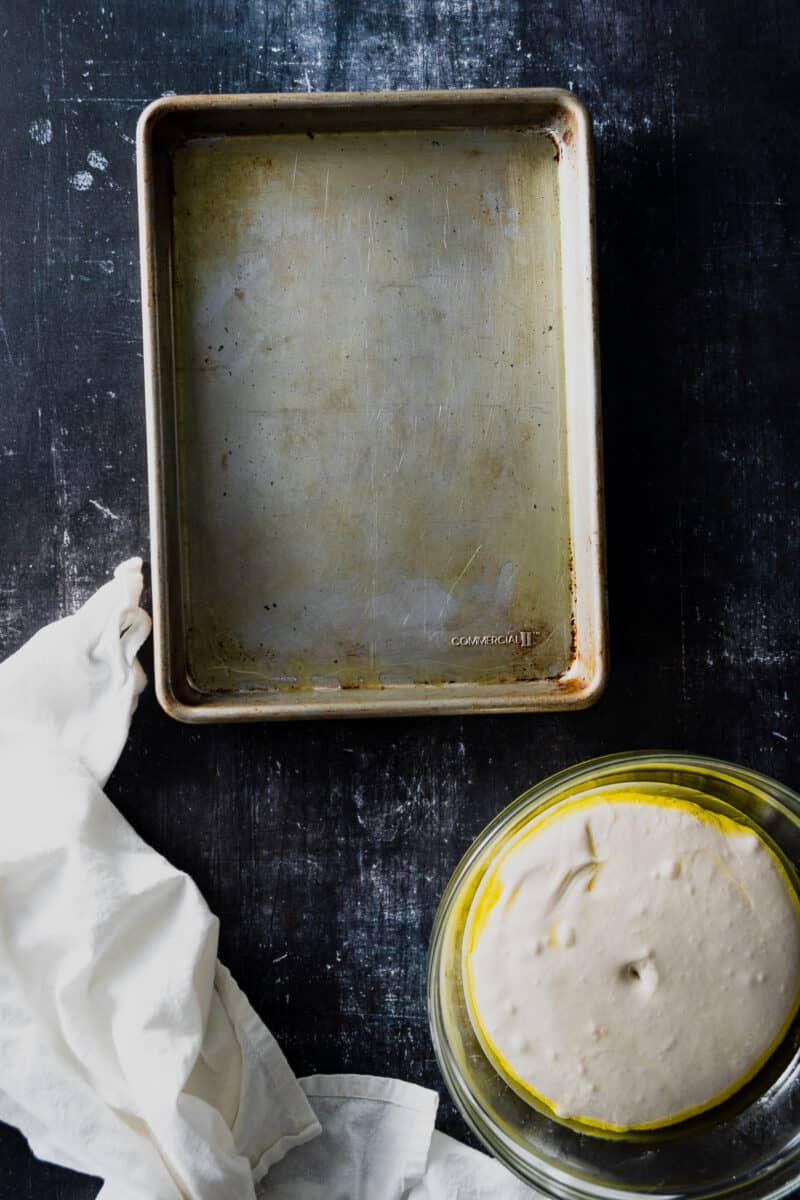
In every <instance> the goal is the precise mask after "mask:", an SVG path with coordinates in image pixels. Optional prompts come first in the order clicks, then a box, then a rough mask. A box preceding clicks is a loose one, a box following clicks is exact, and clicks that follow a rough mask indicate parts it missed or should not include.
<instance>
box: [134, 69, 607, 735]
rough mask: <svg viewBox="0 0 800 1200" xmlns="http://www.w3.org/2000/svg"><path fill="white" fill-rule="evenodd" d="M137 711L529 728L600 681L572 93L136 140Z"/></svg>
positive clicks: (582, 241) (248, 102)
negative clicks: (141, 622) (146, 622)
mask: <svg viewBox="0 0 800 1200" xmlns="http://www.w3.org/2000/svg"><path fill="white" fill-rule="evenodd" d="M139 182H140V217H141V237H142V278H143V298H144V312H145V323H144V324H145V354H146V376H147V378H146V385H147V404H148V436H149V470H150V503H151V529H152V547H153V550H152V563H153V582H154V588H153V591H154V617H155V635H156V674H157V680H156V683H157V688H158V693H159V697H160V699H161V702H162V704H163V705H164V707H165V708H166V709H167V711H169V712H171V713H173V714H174V715H175V716H178V717H179V718H182V719H185V720H193V721H201V720H223V719H229V720H232V719H259V718H269V717H291V716H297V717H302V716H329V715H337V714H340V715H369V714H375V715H378V714H381V713H398V712H400V713H412V712H425V711H433V712H448V711H450V712H452V711H459V712H469V711H501V710H512V711H520V710H534V709H543V708H556V707H564V706H576V707H577V706H582V705H585V704H587V703H590V702H591V701H592V700H593V699H594V698H595V697H596V696H597V694H598V693H599V691H600V689H601V688H602V684H603V681H604V675H605V608H604V588H603V560H602V539H601V506H600V496H599V471H598V458H599V433H598V399H597V384H596V332H595V322H594V280H593V253H592V230H591V163H590V133H589V126H588V119H587V117H586V114H585V111H584V110H583V108H582V107H581V106H580V104H578V103H577V102H576V101H575V100H574V98H572V97H571V96H570V95H569V94H568V93H562V92H554V91H549V90H548V91H543V90H533V91H525V92H502V93H500V92H489V93H486V92H462V93H458V92H449V93H393V94H380V95H366V94H362V95H355V94H348V95H346V96H342V95H336V94H331V95H323V96H313V97H308V96H246V97H169V98H167V99H165V100H162V101H158V102H156V104H155V105H152V106H151V107H150V108H149V109H148V110H147V111H146V113H145V114H144V115H143V118H142V121H141V123H140V129H139Z"/></svg>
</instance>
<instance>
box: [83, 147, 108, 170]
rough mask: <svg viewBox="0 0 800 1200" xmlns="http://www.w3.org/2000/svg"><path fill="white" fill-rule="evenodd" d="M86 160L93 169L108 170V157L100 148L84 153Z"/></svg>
mask: <svg viewBox="0 0 800 1200" xmlns="http://www.w3.org/2000/svg"><path fill="white" fill-rule="evenodd" d="M86 161H87V163H88V164H89V166H90V167H91V168H92V170H93V171H107V170H108V159H107V158H106V156H105V154H103V153H102V151H100V150H90V151H89V153H88V154H87V155H86Z"/></svg>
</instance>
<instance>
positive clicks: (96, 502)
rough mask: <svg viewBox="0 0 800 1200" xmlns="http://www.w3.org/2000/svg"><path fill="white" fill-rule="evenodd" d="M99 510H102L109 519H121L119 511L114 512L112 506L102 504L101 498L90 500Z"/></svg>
mask: <svg viewBox="0 0 800 1200" xmlns="http://www.w3.org/2000/svg"><path fill="white" fill-rule="evenodd" d="M89 503H90V504H93V505H94V507H95V508H96V509H97V511H98V512H101V513H102V514H103V516H104V517H108V519H109V521H119V520H120V517H119V516H118V514H117V513H115V512H112V511H111V509H110V508H106V506H105V504H101V503H100V501H99V500H90V501H89Z"/></svg>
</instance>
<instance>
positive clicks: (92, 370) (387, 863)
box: [0, 0, 800, 1200]
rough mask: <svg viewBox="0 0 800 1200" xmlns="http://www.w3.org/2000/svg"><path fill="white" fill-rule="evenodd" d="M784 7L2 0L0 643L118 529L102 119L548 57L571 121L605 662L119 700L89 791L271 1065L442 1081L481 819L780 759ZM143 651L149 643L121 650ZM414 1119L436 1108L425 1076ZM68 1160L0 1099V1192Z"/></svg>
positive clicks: (129, 365) (786, 702)
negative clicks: (197, 909) (643, 774)
mask: <svg viewBox="0 0 800 1200" xmlns="http://www.w3.org/2000/svg"><path fill="white" fill-rule="evenodd" d="M798 37H800V10H799V9H798V8H797V7H796V6H795V5H792V4H790V3H788V2H787V3H777V4H763V3H758V4H757V3H755V0H749V2H747V3H741V2H736V0H715V2H713V3H712V2H708V3H702V2H701V0H673V2H672V3H668V2H666V0H652V2H651V3H627V2H626V3H623V2H620V3H616V4H615V3H614V2H613V0H597V2H596V3H592V4H586V5H581V4H575V3H573V2H572V0H549V2H547V3H535V2H531V3H525V2H524V0H520V2H518V3H510V2H509V0H494V2H490V0H483V2H481V0H452V3H445V2H444V0H440V2H438V3H437V2H431V0H367V2H365V3H363V4H362V3H358V2H356V0H344V2H342V3H339V4H336V3H333V2H329V0H316V2H315V0H283V2H282V3H272V2H266V3H264V2H259V0H255V2H252V3H238V2H235V0H216V2H211V0H172V2H171V3H156V2H154V0H105V6H103V5H102V4H100V3H88V2H87V0H51V2H49V3H44V4H41V3H34V2H31V3H25V2H24V0H0V395H1V396H2V405H1V406H0V504H1V507H0V514H2V520H1V521H0V564H1V567H0V649H1V650H2V651H3V652H9V651H11V650H13V649H15V648H16V647H17V646H18V645H19V644H20V643H21V642H22V641H23V639H25V638H26V637H27V636H28V635H29V634H31V633H33V631H34V630H35V629H36V628H37V626H39V625H40V624H41V623H43V622H45V621H47V620H50V619H52V618H54V617H57V616H60V615H63V614H65V613H67V612H69V611H71V610H72V609H73V608H74V607H75V606H76V605H78V604H79V603H80V602H81V601H82V600H83V599H84V598H85V597H86V596H87V595H88V594H89V593H90V591H91V590H93V589H94V587H95V586H96V585H97V584H99V583H100V582H101V581H102V580H103V579H104V578H105V576H106V575H107V574H108V572H109V571H110V570H111V569H112V567H113V566H114V564H115V563H116V562H117V561H119V560H121V559H122V558H124V557H127V556H128V555H130V554H133V553H142V554H143V555H144V556H145V557H147V550H148V539H147V512H146V491H145V452H144V417H143V404H142V361H141V342H140V328H139V292H138V276H137V270H138V258H137V244H136V235H137V228H136V209H135V193H134V187H135V164H134V149H133V135H134V128H135V123H136V119H137V116H138V114H139V112H140V110H141V108H142V107H143V106H144V104H145V102H146V101H148V100H150V99H151V98H153V97H155V96H158V95H161V94H163V93H164V92H166V91H169V90H171V91H176V92H203V91H259V90H262V91H264V90H276V91H278V90H304V89H307V88H313V89H315V90H330V89H355V88H425V87H458V86H473V87H477V86H481V87H484V86H492V87H495V86H497V87H505V86H517V85H523V86H528V85H536V84H553V85H560V86H564V87H571V88H574V89H575V90H576V91H577V92H578V93H579V94H580V95H582V96H583V98H584V99H585V100H586V101H587V102H588V104H589V106H590V108H591V110H592V112H593V114H594V120H595V132H596V139H597V197H598V235H599V258H600V304H601V309H600V311H601V327H602V368H603V393H604V409H605V438H606V479H607V500H608V542H609V571H610V598H611V622H612V649H613V665H612V676H611V684H610V687H609V690H608V693H607V695H606V696H605V698H604V699H603V700H602V701H601V703H600V705H599V706H598V707H597V708H596V709H594V710H592V711H589V712H585V713H581V714H577V715H559V716H530V717H524V716H519V717H508V716H506V717H497V718H494V719H484V718H474V717H473V718H467V719H442V718H437V719H431V720H414V721H411V720H405V721H401V720H394V721H388V722H377V721H376V722H364V723H332V724H323V723H316V724H306V725H295V726H291V727H287V726H269V725H267V726H262V727H238V728H237V727H228V728H225V727H220V728H207V729H201V730H197V731H193V730H192V729H190V728H186V727H182V726H180V725H178V724H175V723H173V722H172V721H170V720H169V719H168V718H167V717H166V716H165V715H163V714H162V713H161V711H160V710H159V709H158V707H157V705H156V703H155V700H154V697H153V695H152V692H148V693H147V694H146V695H145V697H144V698H143V700H142V703H141V706H140V710H139V713H138V715H137V717H136V719H135V722H134V726H133V732H132V735H131V738H130V742H129V744H128V747H127V749H126V750H125V752H124V754H123V757H122V760H121V762H120V764H119V767H118V769H117V771H116V772H115V774H114V776H113V778H112V781H111V784H110V788H109V790H110V793H111V795H112V797H113V799H114V800H115V801H116V802H117V804H118V805H119V806H120V808H121V809H122V811H123V812H124V813H125V814H126V815H127V816H128V817H129V819H130V820H131V821H132V822H133V824H134V825H135V827H136V828H137V829H138V830H139V831H140V832H141V833H142V834H143V835H144V837H145V838H147V839H149V840H150V841H151V842H152V843H153V844H154V845H155V846H156V847H157V848H158V849H159V850H161V851H163V853H164V854H166V855H167V856H168V857H169V858H171V859H172V860H173V861H175V862H176V863H178V864H179V865H180V866H181V867H184V868H186V869H187V870H188V871H190V872H191V873H192V874H193V875H194V876H195V877H196V879H197V880H198V882H199V883H200V885H201V886H202V888H203V890H204V892H205V894H206V896H207V897H208V900H209V901H210V903H211V905H212V907H213V908H214V909H215V910H216V912H217V913H218V914H219V915H220V917H221V919H222V948H221V956H222V957H223V959H224V961H225V962H226V963H227V964H228V965H229V966H230V967H231V968H232V969H233V971H234V973H235V974H236V975H237V976H238V978H239V979H240V981H241V983H242V984H243V986H244V987H245V989H246V990H247V992H248V993H249V994H250V996H251V998H252V1000H253V1002H254V1004H255V1006H256V1008H257V1009H258V1010H259V1012H260V1013H261V1014H262V1015H263V1016H264V1018H265V1019H266V1020H267V1022H268V1023H269V1025H270V1026H271V1028H272V1029H273V1030H274V1031H275V1033H276V1034H277V1035H278V1037H279V1039H280V1041H281V1042H282V1044H283V1046H284V1048H285V1050H286V1052H287V1054H288V1056H289V1059H290V1061H291V1063H292V1065H293V1066H294V1068H295V1069H296V1070H297V1071H298V1072H299V1073H308V1072H312V1071H323V1072H324V1071H335V1070H348V1071H365V1072H374V1073H379V1074H392V1075H399V1076H403V1077H405V1078H407V1079H411V1080H415V1081H418V1082H420V1083H424V1084H428V1085H430V1086H431V1087H434V1088H440V1089H441V1081H440V1078H439V1075H438V1072H437V1068H436V1064H435V1061H434V1058H433V1053H432V1050H431V1045H430V1041H429V1037H428V1032H427V1025H426V1018H425V1011H424V965H425V949H426V942H427V937H428V933H429V930H430V926H431V922H432V919H433V914H434V910H435V906H436V903H437V900H438V897H439V895H440V893H441V891H442V889H443V887H444V884H445V882H446V880H447V878H448V875H449V873H450V870H451V868H452V867H453V866H454V864H455V862H456V861H457V859H458V858H459V856H460V855H461V852H462V851H463V850H464V849H465V848H466V846H467V845H468V843H469V842H470V841H471V839H472V838H473V837H474V836H475V834H477V833H478V831H479V830H480V829H481V828H482V826H483V825H484V824H485V822H486V821H487V820H488V818H489V817H490V816H491V815H492V814H493V813H494V812H495V811H496V810H497V809H498V808H499V807H501V806H502V805H503V804H505V803H506V802H507V801H508V800H510V799H511V798H513V797H514V796H515V795H516V794H517V793H518V792H519V791H521V790H522V789H523V788H524V787H526V786H527V785H529V784H530V783H532V782H534V781H535V780H537V779H539V778H541V777H542V776H544V775H545V774H547V773H549V772H551V771H553V770H556V769H558V768H561V767H564V766H567V765H569V764H571V763H574V762H576V761H577V760H579V759H582V758H585V757H588V756H590V755H594V754H602V753H604V752H611V751H615V750H620V749H624V748H628V747H630V748H632V747H648V746H652V745H659V746H665V747H671V748H676V749H689V750H695V751H701V752H705V753H710V754H713V755H718V756H721V757H724V758H730V759H734V760H737V761H740V762H743V763H747V764H749V765H751V766H754V767H756V768H758V769H760V770H763V771H766V772H768V773H770V774H774V775H776V776H778V777H779V778H781V779H783V780H785V781H786V782H787V783H789V784H792V785H794V786H798V785H800V762H798V758H797V753H796V746H797V738H796V734H797V729H798V717H800V691H799V690H798V686H797V669H798V656H799V655H800V623H799V622H798V617H800V611H799V610H800V598H799V597H798V587H797V573H798V552H799V550H800V546H799V545H798V543H799V542H800V509H799V507H798V505H799V501H800V407H799V406H798V402H797V398H798V380H800V338H798V333H797V330H798V317H799V316H800V314H799V313H798V298H799V297H800V212H799V210H798V193H797V187H796V182H795V180H796V171H797V163H798V151H799V150H800V135H799V134H798V130H800V120H799V118H800V107H799V106H798V100H797V94H798V93H797V85H798V72H797V67H796V62H797V45H798ZM145 661H147V655H145ZM440 1124H441V1126H442V1127H443V1128H444V1129H446V1130H447V1131H449V1132H451V1133H453V1134H455V1135H456V1136H466V1131H465V1127H464V1126H463V1124H462V1123H461V1121H460V1119H459V1118H458V1116H457V1114H456V1113H455V1111H454V1110H453V1108H452V1106H451V1105H450V1104H449V1102H447V1100H446V1099H444V1098H443V1103H442V1106H441V1109H440ZM96 1190H97V1183H96V1181H93V1180H89V1179H84V1178H81V1177H79V1176H75V1175H71V1174H69V1173H67V1172H64V1171H59V1170H56V1169H55V1168H52V1167H48V1166H45V1165H42V1164H39V1163H37V1162H35V1161H34V1160H33V1158H32V1157H31V1155H30V1153H29V1151H28V1149H27V1147H26V1145H25V1144H24V1142H23V1141H22V1139H21V1138H20V1136H19V1135H18V1134H16V1133H14V1132H12V1131H10V1130H8V1129H6V1128H1V1129H0V1197H2V1198H3V1200H5V1198H6V1197H7V1198H8V1200H18V1198H24V1197H34V1198H38V1197H42V1196H45V1195H46V1196H48V1197H51V1198H52V1200H79V1198H80V1200H83V1198H84V1197H86V1198H88V1197H92V1196H94V1195H95V1193H96Z"/></svg>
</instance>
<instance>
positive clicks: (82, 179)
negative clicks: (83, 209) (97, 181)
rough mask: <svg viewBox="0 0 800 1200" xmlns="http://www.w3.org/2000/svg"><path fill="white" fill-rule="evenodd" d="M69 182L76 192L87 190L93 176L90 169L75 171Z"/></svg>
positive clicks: (92, 180)
mask: <svg viewBox="0 0 800 1200" xmlns="http://www.w3.org/2000/svg"><path fill="white" fill-rule="evenodd" d="M69 182H70V185H71V186H72V187H74V188H75V191H76V192H88V190H89V188H90V187H91V186H92V184H93V183H94V176H93V175H92V172H91V171H76V172H75V174H74V175H73V176H72V178H71V179H70V181H69Z"/></svg>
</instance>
